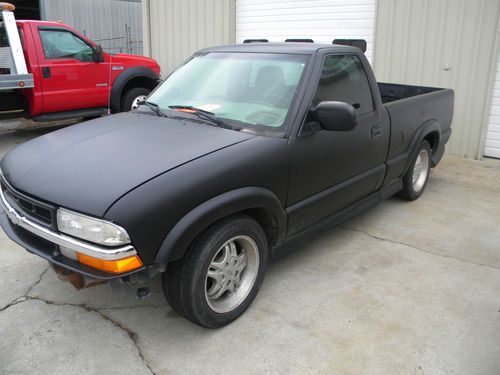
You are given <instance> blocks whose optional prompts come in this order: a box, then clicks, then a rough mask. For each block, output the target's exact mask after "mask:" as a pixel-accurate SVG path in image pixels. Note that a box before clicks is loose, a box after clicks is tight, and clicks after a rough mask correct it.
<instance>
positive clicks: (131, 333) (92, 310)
mask: <svg viewBox="0 0 500 375" xmlns="http://www.w3.org/2000/svg"><path fill="white" fill-rule="evenodd" d="M49 269H50V267H47V268H46V269H45V270H44V271H43V272H42V273H41V274H40V276H39V277H38V279H37V280H36V281H35V282H34V283H32V284H31V285H30V286H29V287H28V289H27V290H26V292H25V293H24V294H23V295H22V296H19V297H16V298H15V299H14V300H12V301H11V302H10V303H8V304H7V305H5V306H3V307H2V308H0V312H2V311H5V310H7V309H8V308H10V307H12V306H15V305H17V304H20V303H23V302H26V301H32V300H35V301H41V302H44V303H45V304H47V305H53V306H73V307H80V308H82V309H84V310H85V311H87V312H90V313H95V314H97V315H99V316H100V317H101V318H102V319H104V320H106V321H108V322H110V323H111V324H112V325H113V326H114V327H116V328H118V329H120V330H122V331H123V332H125V333H126V334H127V336H128V337H129V339H130V340H131V341H132V343H133V344H134V346H135V348H136V349H137V352H138V355H139V358H140V359H141V361H142V363H143V364H144V366H146V367H147V369H148V370H149V372H150V373H151V374H153V375H156V373H155V372H154V371H153V369H152V368H151V366H150V365H149V363H148V361H147V360H146V358H145V357H144V353H143V352H142V349H141V347H140V346H139V342H138V335H137V333H135V332H134V331H132V330H131V329H130V328H128V327H126V326H124V325H123V324H121V323H120V322H118V321H116V320H114V319H113V318H111V317H110V316H108V315H106V314H104V312H103V311H102V310H120V309H129V308H136V307H164V306H125V307H98V308H94V307H91V306H88V305H86V304H85V303H81V304H77V303H70V302H56V301H51V300H47V299H44V298H42V297H37V296H30V295H29V294H30V293H31V291H32V290H33V288H34V287H35V286H37V285H38V284H39V283H40V282H41V281H42V279H43V276H44V275H45V274H46V273H47V271H48V270H49Z"/></svg>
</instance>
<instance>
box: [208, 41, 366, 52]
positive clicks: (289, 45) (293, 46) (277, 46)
mask: <svg viewBox="0 0 500 375" xmlns="http://www.w3.org/2000/svg"><path fill="white" fill-rule="evenodd" d="M322 49H329V50H334V51H335V52H351V53H352V52H357V53H360V52H361V50H360V49H359V48H356V47H351V46H343V45H340V44H320V43H296V42H282V43H267V42H263V43H261V42H256V43H242V44H230V45H226V46H218V47H210V48H205V49H203V50H201V51H200V52H255V53H293V54H302V55H312V54H315V53H316V52H318V51H319V50H322Z"/></svg>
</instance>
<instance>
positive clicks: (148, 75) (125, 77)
mask: <svg viewBox="0 0 500 375" xmlns="http://www.w3.org/2000/svg"><path fill="white" fill-rule="evenodd" d="M158 83H159V77H158V75H157V74H156V73H155V72H154V71H153V70H152V69H149V68H145V67H141V66H138V67H133V68H128V69H126V70H124V71H123V72H122V73H121V74H120V75H119V76H118V77H117V78H116V79H115V81H114V82H113V84H112V87H111V92H110V109H111V113H118V112H121V111H123V108H122V103H123V99H124V96H125V95H126V94H127V92H129V91H130V90H132V89H134V88H145V89H148V90H149V91H152V90H153V89H154V88H155V87H156V86H157V85H158ZM126 110H129V109H126Z"/></svg>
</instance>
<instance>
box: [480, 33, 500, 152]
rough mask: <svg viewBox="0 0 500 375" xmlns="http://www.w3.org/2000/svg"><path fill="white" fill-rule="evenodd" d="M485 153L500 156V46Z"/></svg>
mask: <svg viewBox="0 0 500 375" xmlns="http://www.w3.org/2000/svg"><path fill="white" fill-rule="evenodd" d="M499 33H500V30H499ZM499 40H500V39H499ZM484 155H485V156H489V157H492V158H500V48H499V51H498V55H497V63H496V73H495V82H494V83H493V93H492V97H491V107H490V117H489V121H488V131H487V132H486V141H485V143H484Z"/></svg>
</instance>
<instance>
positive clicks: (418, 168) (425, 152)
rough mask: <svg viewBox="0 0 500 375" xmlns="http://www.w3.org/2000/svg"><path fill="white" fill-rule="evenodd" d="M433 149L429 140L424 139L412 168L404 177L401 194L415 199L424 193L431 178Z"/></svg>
mask: <svg viewBox="0 0 500 375" xmlns="http://www.w3.org/2000/svg"><path fill="white" fill-rule="evenodd" d="M431 157H432V150H431V146H430V145H429V142H427V141H425V140H423V141H422V142H420V145H419V146H418V148H417V152H416V154H415V155H414V156H413V159H412V162H411V165H410V168H409V169H408V171H407V172H406V174H405V175H404V177H403V190H401V192H400V193H399V195H400V196H401V197H402V198H404V199H407V200H409V201H414V200H415V199H417V198H418V197H420V196H421V195H422V193H423V192H424V190H425V187H426V186H427V181H428V180H429V173H430V170H431Z"/></svg>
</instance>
